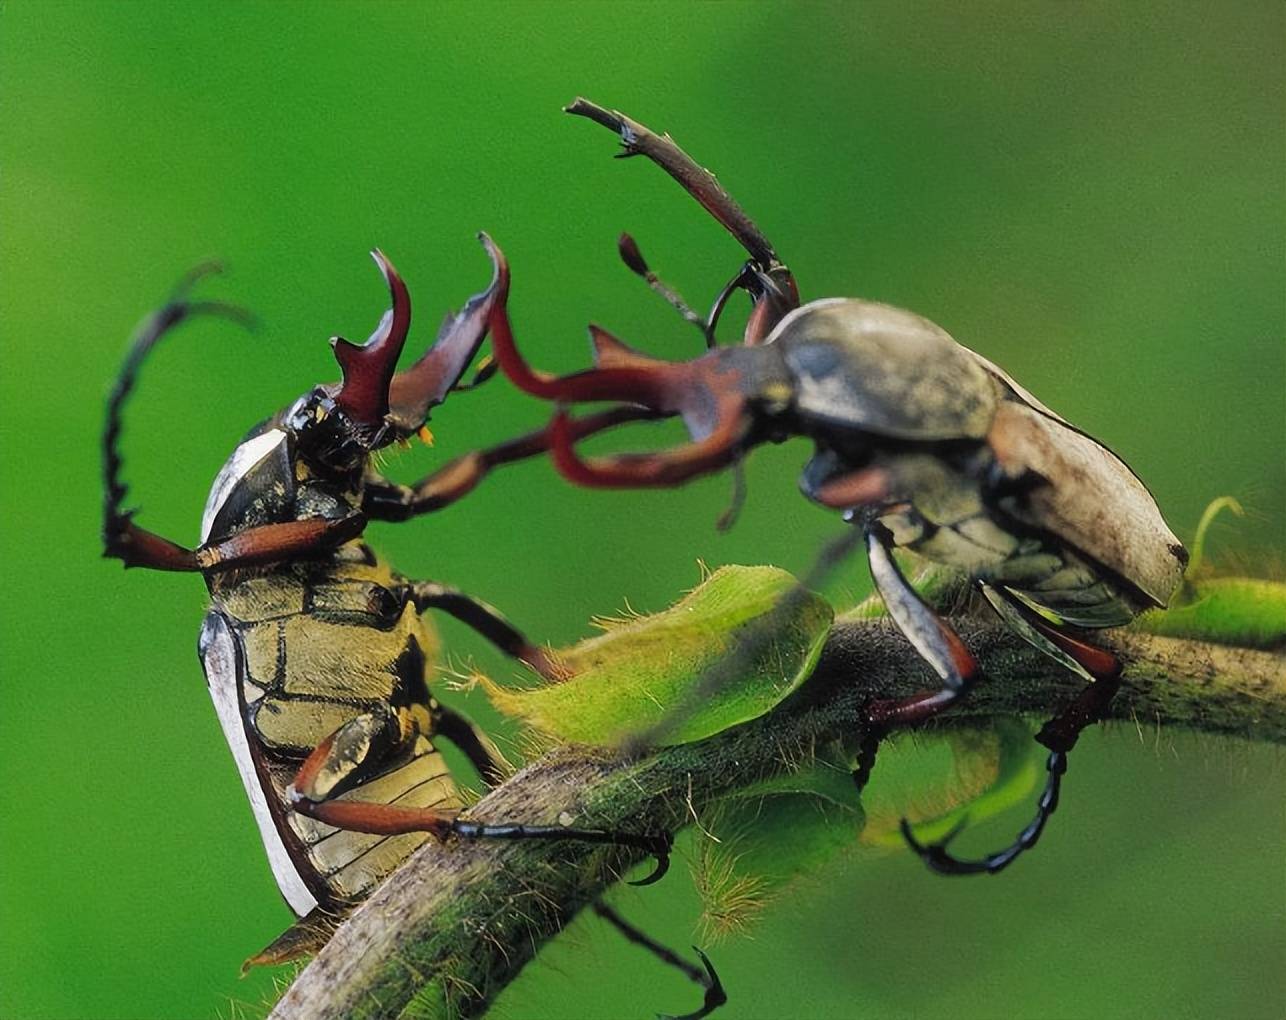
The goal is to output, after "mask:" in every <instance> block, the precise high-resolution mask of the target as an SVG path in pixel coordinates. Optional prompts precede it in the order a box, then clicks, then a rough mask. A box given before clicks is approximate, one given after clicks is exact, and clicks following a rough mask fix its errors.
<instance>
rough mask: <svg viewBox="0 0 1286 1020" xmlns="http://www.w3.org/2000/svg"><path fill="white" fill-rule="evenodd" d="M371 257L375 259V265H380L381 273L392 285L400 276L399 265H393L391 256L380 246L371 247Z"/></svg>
mask: <svg viewBox="0 0 1286 1020" xmlns="http://www.w3.org/2000/svg"><path fill="white" fill-rule="evenodd" d="M371 258H372V259H374V260H375V265H377V266H378V267H379V270H380V273H381V274H382V275H383V276H384V279H385V281H386V282H387V283H389V284H390V285H392V282H393V280H394V279H395V278H400V275H399V273H398V271H397V267H396V266H394V265H393V263H392V261H390V259H389V257H388V256H387V255H385V254H384V252H383V251H381V250H380V249H379V248H372V249H371Z"/></svg>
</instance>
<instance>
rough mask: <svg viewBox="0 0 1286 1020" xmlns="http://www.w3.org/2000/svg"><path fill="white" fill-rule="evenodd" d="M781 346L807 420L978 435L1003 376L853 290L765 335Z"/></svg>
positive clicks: (911, 434)
mask: <svg viewBox="0 0 1286 1020" xmlns="http://www.w3.org/2000/svg"><path fill="white" fill-rule="evenodd" d="M767 342H768V343H769V344H773V345H775V346H776V347H777V349H778V350H779V351H780V352H781V356H782V359H783V360H784V362H785V364H786V367H787V369H788V370H789V371H790V374H791V377H792V381H793V383H794V390H795V407H796V410H797V411H798V413H799V414H800V415H801V417H803V418H804V419H806V420H809V419H811V420H814V421H817V422H822V423H827V424H832V425H843V426H847V427H850V428H855V429H860V430H863V431H867V432H872V433H875V434H877V435H884V436H891V437H894V438H898V439H919V440H937V439H981V438H982V437H983V436H984V435H986V433H987V429H988V428H989V427H990V424H991V417H992V413H993V411H994V408H995V405H996V401H997V398H998V392H997V384H996V383H995V382H994V381H993V379H992V377H991V375H990V374H989V373H988V372H987V371H986V370H985V369H984V368H983V367H982V366H981V365H980V364H979V363H978V361H977V359H975V358H974V357H973V356H972V355H971V354H970V353H969V352H968V351H966V350H965V349H964V348H963V347H961V346H960V345H959V344H957V343H956V342H955V341H954V340H953V339H951V337H950V336H949V335H948V334H947V333H946V331H945V330H943V329H941V328H940V327H938V326H936V325H934V324H933V323H932V322H930V321H929V320H928V319H924V318H921V317H920V316H918V315H915V314H914V313H912V312H908V311H905V310H903V309H901V308H894V307H892V306H891V305H882V304H877V303H875V302H872V301H858V300H855V299H850V298H829V299H826V300H822V301H813V302H811V303H810V304H807V305H804V306H803V307H802V308H799V309H796V310H795V311H793V312H791V313H790V314H789V315H787V316H786V317H785V318H784V319H783V320H782V321H781V322H780V323H779V324H778V326H777V328H776V329H775V330H774V331H773V334H772V336H771V337H770V338H769V340H768V341H767Z"/></svg>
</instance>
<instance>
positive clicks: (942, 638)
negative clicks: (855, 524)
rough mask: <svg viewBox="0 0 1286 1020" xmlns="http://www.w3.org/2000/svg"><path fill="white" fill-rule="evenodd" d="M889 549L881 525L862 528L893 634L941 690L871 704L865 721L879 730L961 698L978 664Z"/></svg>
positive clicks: (928, 714) (890, 542)
mask: <svg viewBox="0 0 1286 1020" xmlns="http://www.w3.org/2000/svg"><path fill="white" fill-rule="evenodd" d="M892 547H893V536H892V535H890V534H889V532H888V530H887V529H886V528H885V527H884V526H883V525H881V524H879V523H878V522H874V521H872V522H871V523H869V524H868V525H867V526H866V552H867V557H868V559H869V561H870V565H871V577H872V579H873V580H874V581H875V587H876V590H878V591H879V593H880V597H881V598H882V599H883V600H884V605H885V608H886V609H888V611H889V616H890V617H892V619H893V622H894V623H895V624H897V627H898V630H900V631H901V632H902V633H903V634H904V635H905V636H906V638H907V640H908V641H910V642H911V644H912V645H914V646H915V650H916V651H917V652H919V653H920V657H921V658H923V659H924V660H925V662H927V663H928V664H929V665H930V666H932V667H933V671H934V672H935V673H937V674H938V676H939V677H941V678H942V688H941V689H940V690H937V691H924V692H921V693H920V694H914V695H912V696H911V697H909V698H896V699H888V700H881V701H873V702H871V704H870V705H869V706H867V709H866V712H867V716H868V717H869V718H870V720H871V722H872V723H873V724H874V725H875V726H876V727H878V728H884V727H888V726H891V725H898V724H907V723H918V722H922V721H923V720H925V719H928V718H930V717H931V716H934V715H936V714H937V713H938V712H940V711H942V710H943V709H944V708H946V707H947V706H948V705H950V704H951V703H952V702H954V701H955V700H956V699H958V698H959V697H961V695H963V694H964V693H965V692H966V691H967V690H968V689H969V688H970V687H971V686H973V684H974V683H975V682H976V681H977V679H978V676H979V669H978V660H977V659H975V658H974V656H973V653H972V652H970V651H969V649H968V648H967V647H966V646H965V643H964V642H963V641H961V640H960V636H959V635H958V634H956V632H955V631H954V630H952V629H951V626H950V625H949V624H948V623H947V622H946V620H944V619H943V618H942V617H941V616H940V615H938V613H937V612H936V611H935V610H934V609H933V608H932V607H931V606H929V604H928V603H926V602H925V601H924V600H923V599H922V598H920V596H919V595H918V594H917V593H916V590H915V589H914V588H912V587H911V585H910V583H908V581H907V579H906V578H905V577H904V576H903V574H902V571H901V569H900V568H899V567H898V565H897V561H896V560H894V559H893V553H892Z"/></svg>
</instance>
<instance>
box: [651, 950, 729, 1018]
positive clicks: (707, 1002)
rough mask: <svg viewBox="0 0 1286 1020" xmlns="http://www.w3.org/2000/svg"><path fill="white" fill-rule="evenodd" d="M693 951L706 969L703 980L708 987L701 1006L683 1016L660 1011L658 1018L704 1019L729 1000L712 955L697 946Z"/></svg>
mask: <svg viewBox="0 0 1286 1020" xmlns="http://www.w3.org/2000/svg"><path fill="white" fill-rule="evenodd" d="M692 951H693V952H694V953H696V954H697V956H699V957H701V963H702V964H703V965H704V966H705V969H706V979H705V980H704V981H703V982H702V983H703V984H704V985H705V988H706V995H705V999H704V1000H703V1001H702V1003H701V1008H700V1009H698V1010H697V1011H696V1012H695V1013H684V1014H683V1015H682V1016H672V1015H671V1014H669V1013H658V1014H657V1015H656V1020H704V1018H705V1017H708V1016H709V1015H710V1014H711V1013H713V1012H714V1011H715V1010H716V1009H718V1008H719V1007H720V1006H722V1005H723V1004H724V1003H726V1002H727V1001H728V993H727V992H725V991H724V990H723V982H722V981H720V980H719V975H718V973H717V972H716V971H715V969H714V964H712V963H711V962H710V957H708V956H706V954H705V953H703V952H702V951H701V950H700V949H698V948H697V947H696V946H693V947H692Z"/></svg>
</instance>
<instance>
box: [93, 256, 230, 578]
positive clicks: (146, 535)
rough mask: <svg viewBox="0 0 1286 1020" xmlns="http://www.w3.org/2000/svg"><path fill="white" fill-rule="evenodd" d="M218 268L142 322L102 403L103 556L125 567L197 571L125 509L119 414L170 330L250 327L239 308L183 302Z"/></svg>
mask: <svg viewBox="0 0 1286 1020" xmlns="http://www.w3.org/2000/svg"><path fill="white" fill-rule="evenodd" d="M219 268H220V267H219V266H218V264H217V263H208V264H206V265H203V266H198V267H197V268H196V269H194V270H192V272H190V273H188V274H187V275H186V276H185V277H184V278H183V279H182V280H181V281H180V282H179V285H178V286H177V287H176V288H175V289H174V293H173V294H172V295H171V296H170V300H169V301H168V302H167V303H166V304H165V306H164V307H162V308H161V309H159V310H158V311H157V312H155V313H153V314H152V315H150V316H148V318H147V319H146V320H145V321H144V322H143V324H142V325H141V326H140V327H139V328H138V330H137V331H136V332H135V334H134V339H133V341H132V342H131V344H130V349H129V353H128V354H127V355H126V357H125V364H124V365H123V366H122V368H121V374H120V376H119V377H118V378H117V380H116V385H115V386H114V387H113V388H112V393H111V396H110V397H109V398H108V401H107V424H106V427H105V428H104V429H103V556H104V557H105V558H107V559H118V560H121V561H122V562H124V564H125V566H126V567H150V568H151V569H153V570H183V571H188V570H200V569H201V565H200V564H199V563H198V562H197V559H196V554H195V552H194V551H193V550H191V549H185V548H184V547H183V546H181V545H178V544H177V543H175V542H171V541H170V540H169V539H168V538H164V537H162V536H161V535H158V534H157V533H156V532H154V531H148V530H147V529H145V528H140V527H139V526H138V525H137V524H135V523H134V520H133V517H134V513H135V511H133V510H127V509H125V507H124V502H125V496H126V494H127V492H128V486H127V485H126V484H125V482H124V480H123V479H122V478H121V471H122V468H123V458H122V456H121V452H120V438H121V430H122V413H123V411H124V409H125V404H126V403H127V402H128V401H129V397H130V394H131V393H133V391H134V385H135V383H136V382H137V381H138V373H139V370H140V369H141V368H142V367H143V362H144V361H145V360H147V356H148V354H149V353H151V350H152V348H153V347H155V346H156V345H157V344H158V343H159V342H160V341H161V340H162V339H163V338H164V337H165V336H167V335H168V334H169V333H170V332H171V331H172V330H173V329H174V328H175V327H176V326H178V325H179V324H180V323H182V322H186V321H187V320H188V319H192V318H196V317H199V316H202V315H212V316H218V317H221V318H224V319H230V320H232V321H233V322H236V323H238V324H240V325H242V326H246V327H249V326H252V325H253V323H254V318H253V316H251V315H250V313H249V312H247V311H246V310H245V309H243V308H238V307H237V306H236V305H229V304H224V303H223V302H221V301H193V300H191V299H190V298H189V297H188V293H189V292H190V291H191V289H192V287H193V286H194V285H195V284H196V283H197V282H198V281H199V280H200V279H201V278H202V277H204V276H208V275H209V274H211V273H216V272H218V271H219Z"/></svg>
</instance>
